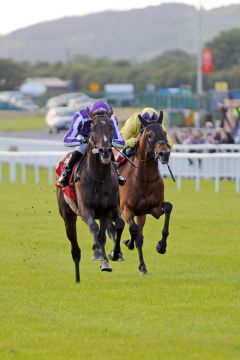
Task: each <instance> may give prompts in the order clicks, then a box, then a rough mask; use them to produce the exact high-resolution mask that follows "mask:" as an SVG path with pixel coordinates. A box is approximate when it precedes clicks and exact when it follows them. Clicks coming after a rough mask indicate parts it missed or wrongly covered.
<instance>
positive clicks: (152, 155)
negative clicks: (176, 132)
mask: <svg viewBox="0 0 240 360" xmlns="http://www.w3.org/2000/svg"><path fill="white" fill-rule="evenodd" d="M158 125H160V124H158V123H151V124H149V125H147V126H146V127H144V128H143V129H142V130H141V136H143V137H144V141H145V143H146V144H147V153H149V154H150V156H149V157H147V159H140V158H139V157H138V156H137V155H136V156H137V158H138V160H139V161H140V162H148V161H150V160H152V159H154V160H156V161H157V160H158V159H159V156H158V157H156V155H155V152H154V147H155V145H156V144H166V145H167V141H166V137H165V136H164V134H161V138H160V139H159V140H157V141H155V142H154V144H152V143H151V142H150V141H149V138H148V136H147V134H146V131H147V130H148V129H149V127H150V126H158ZM160 126H161V125H160Z"/></svg>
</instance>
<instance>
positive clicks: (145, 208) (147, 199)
mask: <svg viewBox="0 0 240 360" xmlns="http://www.w3.org/2000/svg"><path fill="white" fill-rule="evenodd" d="M162 201H163V198H162V197H161V196H158V195H156V194H148V195H145V194H142V196H141V198H140V199H138V201H137V202H131V201H130V203H129V205H130V207H132V208H133V209H134V212H135V214H136V215H144V214H150V213H151V211H152V209H154V208H157V207H159V206H161V204H162Z"/></svg>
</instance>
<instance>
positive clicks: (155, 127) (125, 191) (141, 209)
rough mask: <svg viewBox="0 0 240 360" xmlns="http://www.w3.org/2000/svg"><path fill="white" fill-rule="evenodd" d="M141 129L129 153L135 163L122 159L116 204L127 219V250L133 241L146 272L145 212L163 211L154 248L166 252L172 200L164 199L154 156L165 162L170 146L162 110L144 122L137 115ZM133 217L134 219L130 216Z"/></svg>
mask: <svg viewBox="0 0 240 360" xmlns="http://www.w3.org/2000/svg"><path fill="white" fill-rule="evenodd" d="M139 120H140V121H141V123H142V126H143V130H142V132H141V134H140V136H139V142H138V147H137V152H136V154H135V155H134V157H133V159H132V160H133V162H134V164H135V165H136V167H133V166H132V165H131V164H130V163H129V162H126V163H125V164H124V165H123V167H122V170H121V173H122V174H123V176H125V177H126V179H127V182H126V184H125V186H123V187H121V188H120V207H121V211H122V214H123V216H124V218H125V220H126V221H127V223H128V224H129V225H130V226H129V231H130V235H131V239H130V240H126V241H125V242H124V243H125V244H126V245H127V247H128V248H129V249H130V250H133V249H134V244H136V247H137V249H138V253H139V261H140V264H139V270H140V272H141V273H142V274H147V268H146V265H145V263H144V259H143V252H142V246H143V227H144V224H145V221H146V215H147V214H151V215H152V216H154V217H155V218H157V219H158V218H159V217H160V216H161V215H163V214H165V222H164V227H163V230H162V239H161V241H159V242H158V244H157V247H156V250H157V251H158V252H159V253H160V254H164V253H165V252H166V247H167V237H168V228H169V219H170V214H171V211H172V204H170V203H169V202H165V201H164V183H163V178H162V176H161V174H160V173H159V167H158V160H160V161H161V163H163V164H167V163H168V161H169V156H170V149H169V147H168V146H167V138H166V133H165V131H164V130H163V128H162V120H163V112H162V111H161V112H160V115H159V118H158V121H157V122H150V123H149V122H146V121H145V120H144V119H143V118H142V117H141V116H139ZM135 216H136V217H137V223H136V222H135V220H134V217H135Z"/></svg>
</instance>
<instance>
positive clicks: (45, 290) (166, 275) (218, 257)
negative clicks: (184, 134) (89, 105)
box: [0, 175, 240, 360]
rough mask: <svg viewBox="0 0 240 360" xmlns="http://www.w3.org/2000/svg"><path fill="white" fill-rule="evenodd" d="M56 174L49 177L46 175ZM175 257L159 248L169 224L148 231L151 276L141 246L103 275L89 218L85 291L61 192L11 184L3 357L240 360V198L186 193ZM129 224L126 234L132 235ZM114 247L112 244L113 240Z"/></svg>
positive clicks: (171, 193) (0, 340)
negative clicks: (143, 268)
mask: <svg viewBox="0 0 240 360" xmlns="http://www.w3.org/2000/svg"><path fill="white" fill-rule="evenodd" d="M44 177H45V178H46V175H44ZM166 188H167V191H166V198H167V199H168V200H169V201H172V202H173V204H174V210H173V213H172V219H171V223H170V236H169V242H168V249H167V254H166V255H163V256H162V255H159V254H157V252H156V251H155V245H156V243H157V241H158V240H159V239H160V237H161V236H160V234H161V230H162V224H163V220H160V221H159V222H158V221H156V220H154V219H152V218H151V217H149V218H148V220H147V225H146V228H145V244H144V255H145V261H146V264H147V267H148V270H149V276H146V277H143V276H140V275H139V273H138V269H137V266H138V256H137V252H136V250H135V251H134V252H130V251H129V250H128V249H126V248H123V251H124V254H125V257H126V261H125V262H124V263H112V266H113V272H112V273H110V274H109V273H101V272H100V270H99V263H96V262H92V261H91V260H90V258H91V254H92V251H91V237H90V235H89V231H88V229H87V227H86V225H85V224H83V223H82V222H81V221H80V220H79V224H78V234H79V243H80V246H81V248H82V262H81V276H82V281H81V284H80V285H76V284H75V283H74V265H73V262H72V259H71V255H70V246H69V243H68V241H67V239H66V236H65V231H64V226H63V221H62V219H61V218H60V216H59V214H58V209H57V204H56V199H55V193H54V188H53V187H50V186H49V185H47V182H46V180H43V182H42V183H41V185H35V184H33V183H29V184H28V185H9V184H7V183H6V182H3V183H1V184H0V204H1V207H0V219H1V231H0V238H1V242H0V246H1V250H0V257H1V261H0V274H1V275H0V277H1V292H0V310H1V311H0V313H1V326H0V359H1V360H4V359H24V360H26V359H31V360H32V359H89V360H91V359H95V360H98V359H103V358H107V359H114V360H115V359H116V360H118V359H119V360H120V359H121V360H122V359H123V358H124V359H126V360H128V359H129V360H132V359H151V360H152V359H174V360H178V359H179V360H180V359H184V360H185V359H214V360H215V359H218V360H220V359H224V360H226V359H238V358H239V357H240V341H239V340H240V339H239V338H240V335H239V324H240V316H239V314H240V311H239V310H240V309H239V280H240V276H239V258H240V255H239V253H240V243H239V212H240V202H239V196H237V195H236V193H235V190H234V185H233V183H231V182H226V183H222V184H221V192H220V193H219V194H216V193H214V190H213V183H212V182H203V183H202V185H201V192H200V193H196V192H195V191H194V184H193V183H192V182H191V181H185V182H183V191H182V192H177V190H176V188H175V185H173V183H172V182H168V181H167V183H166ZM127 233H128V231H127V227H126V229H125V230H124V236H123V238H126V237H127V236H128V235H127ZM107 248H108V250H109V249H110V248H111V244H110V241H108V242H107Z"/></svg>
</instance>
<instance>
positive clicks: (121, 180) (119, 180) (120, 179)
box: [118, 175, 126, 186]
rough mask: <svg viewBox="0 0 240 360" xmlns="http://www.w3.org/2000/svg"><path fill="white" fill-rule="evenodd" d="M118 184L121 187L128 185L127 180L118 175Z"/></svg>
mask: <svg viewBox="0 0 240 360" xmlns="http://www.w3.org/2000/svg"><path fill="white" fill-rule="evenodd" d="M118 183H119V185H120V186H123V185H125V183H126V179H125V178H124V177H123V176H122V175H118Z"/></svg>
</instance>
